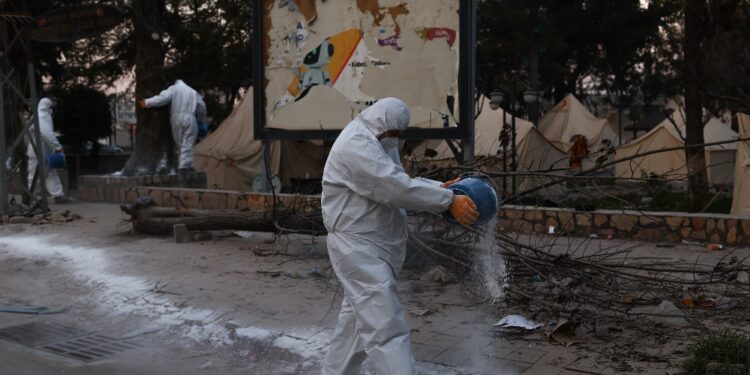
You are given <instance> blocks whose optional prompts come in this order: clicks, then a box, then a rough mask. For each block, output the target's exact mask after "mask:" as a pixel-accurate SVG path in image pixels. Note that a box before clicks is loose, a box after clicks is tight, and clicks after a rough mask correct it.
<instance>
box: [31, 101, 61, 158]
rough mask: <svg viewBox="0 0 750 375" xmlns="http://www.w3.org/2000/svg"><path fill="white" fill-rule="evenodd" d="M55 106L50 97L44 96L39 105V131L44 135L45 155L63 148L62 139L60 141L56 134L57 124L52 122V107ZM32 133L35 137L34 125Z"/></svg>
mask: <svg viewBox="0 0 750 375" xmlns="http://www.w3.org/2000/svg"><path fill="white" fill-rule="evenodd" d="M54 106H55V104H54V102H53V101H52V100H51V99H49V98H42V100H40V101H39V105H38V106H37V108H38V111H37V113H38V114H39V132H40V133H41V135H42V148H43V150H44V154H45V155H49V154H51V153H52V151H53V150H57V149H60V148H62V146H61V145H60V141H58V139H57V136H56V135H55V126H54V124H53V122H52V108H53V107H54ZM30 129H31V133H30V134H31V135H32V137H33V134H34V127H33V125H32V127H31V128H30Z"/></svg>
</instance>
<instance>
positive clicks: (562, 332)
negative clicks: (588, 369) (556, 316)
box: [547, 319, 580, 347]
mask: <svg viewBox="0 0 750 375" xmlns="http://www.w3.org/2000/svg"><path fill="white" fill-rule="evenodd" d="M547 338H548V339H549V340H550V341H552V342H556V343H558V344H560V345H562V346H566V347H567V346H571V345H574V344H577V343H579V342H580V340H578V339H577V338H576V329H575V326H574V325H573V323H571V322H570V321H568V320H567V319H562V320H560V321H559V322H557V325H555V328H553V329H552V331H550V332H548V333H547Z"/></svg>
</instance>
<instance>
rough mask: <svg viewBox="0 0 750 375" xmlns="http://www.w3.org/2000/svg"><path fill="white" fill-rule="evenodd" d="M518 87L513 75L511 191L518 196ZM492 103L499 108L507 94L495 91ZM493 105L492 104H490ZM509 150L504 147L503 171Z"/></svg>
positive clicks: (519, 107) (516, 79) (491, 97)
mask: <svg viewBox="0 0 750 375" xmlns="http://www.w3.org/2000/svg"><path fill="white" fill-rule="evenodd" d="M517 87H518V78H517V77H516V75H515V74H514V75H513V79H512V80H511V82H510V101H511V102H510V109H511V110H512V112H511V120H510V147H511V151H510V158H511V168H512V171H513V172H514V173H513V175H511V191H512V192H513V194H514V195H515V194H516V174H515V172H516V170H517V168H516V116H515V114H516V113H518V111H519V110H520V109H521V104H520V103H518V102H516V92H517V91H516V88H517ZM490 99H491V102H490V103H496V104H497V105H498V107H499V106H500V104H501V103H502V102H503V100H504V99H505V93H504V92H503V91H502V90H499V89H497V90H494V91H492V93H491V94H490ZM490 105H492V104H490ZM502 123H503V129H505V109H503V120H502ZM507 155H508V153H507V149H506V148H505V147H503V171H506V170H507V167H506V163H507ZM503 185H505V179H503ZM503 192H505V187H503Z"/></svg>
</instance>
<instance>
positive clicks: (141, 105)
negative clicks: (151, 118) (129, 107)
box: [138, 99, 146, 109]
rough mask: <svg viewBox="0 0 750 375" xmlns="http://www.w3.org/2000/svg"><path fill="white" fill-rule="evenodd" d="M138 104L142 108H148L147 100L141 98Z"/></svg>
mask: <svg viewBox="0 0 750 375" xmlns="http://www.w3.org/2000/svg"><path fill="white" fill-rule="evenodd" d="M138 106H139V107H141V109H143V108H146V101H145V100H143V99H141V100H139V101H138Z"/></svg>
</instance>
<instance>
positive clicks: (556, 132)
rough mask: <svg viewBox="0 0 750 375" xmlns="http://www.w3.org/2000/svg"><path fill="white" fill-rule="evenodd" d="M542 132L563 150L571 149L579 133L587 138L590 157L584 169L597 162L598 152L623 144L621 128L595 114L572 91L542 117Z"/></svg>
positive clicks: (540, 121)
mask: <svg viewBox="0 0 750 375" xmlns="http://www.w3.org/2000/svg"><path fill="white" fill-rule="evenodd" d="M539 131H540V132H542V134H544V136H545V137H546V138H547V139H549V140H550V142H552V143H553V144H555V145H556V146H557V147H558V148H560V149H561V150H564V151H566V152H568V151H569V150H570V148H571V147H572V146H573V138H574V136H576V135H583V136H585V137H586V140H587V146H588V150H589V156H588V157H587V158H586V159H584V162H583V168H584V169H589V168H591V167H593V166H594V165H595V162H596V159H597V158H598V157H599V155H601V154H600V153H599V152H598V151H600V150H602V149H603V148H606V146H607V144H609V145H611V146H616V145H618V144H619V137H618V136H617V131H615V129H614V128H613V127H612V124H610V123H609V121H607V119H600V118H597V117H596V116H594V114H593V113H591V112H590V111H589V110H588V109H587V108H586V107H585V106H584V105H583V104H582V103H581V102H580V101H579V100H578V99H576V97H575V96H574V95H573V94H568V96H566V97H565V99H563V100H562V101H561V102H559V103H557V105H555V107H554V108H552V110H550V111H549V112H547V114H545V115H544V116H543V117H542V119H541V120H539Z"/></svg>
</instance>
